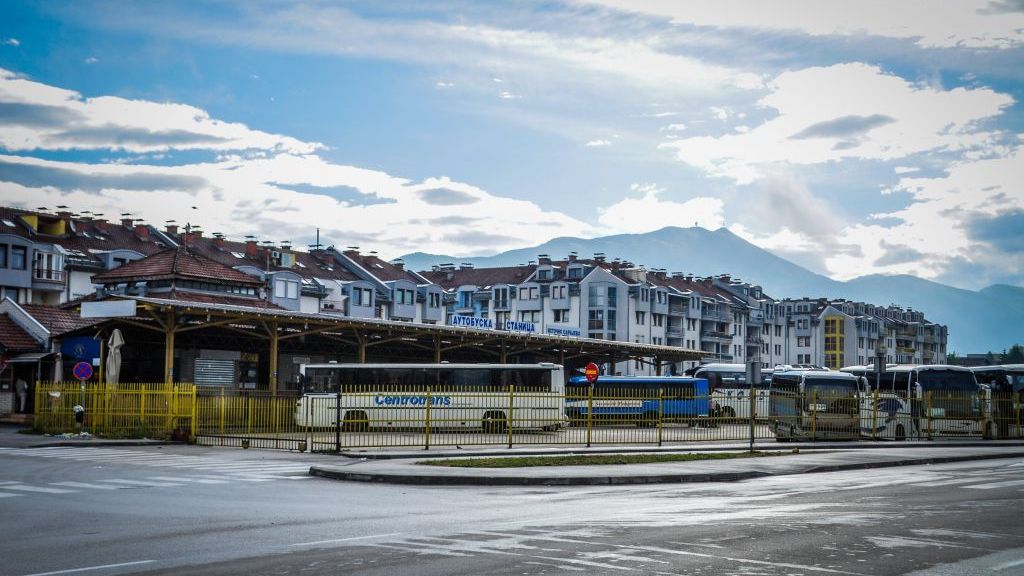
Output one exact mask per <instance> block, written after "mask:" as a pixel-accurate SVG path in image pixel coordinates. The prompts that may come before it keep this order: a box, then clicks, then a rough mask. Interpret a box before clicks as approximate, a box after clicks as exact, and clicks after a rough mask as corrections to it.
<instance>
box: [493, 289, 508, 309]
mask: <svg viewBox="0 0 1024 576" xmlns="http://www.w3.org/2000/svg"><path fill="white" fill-rule="evenodd" d="M494 307H495V308H508V288H495V289H494Z"/></svg>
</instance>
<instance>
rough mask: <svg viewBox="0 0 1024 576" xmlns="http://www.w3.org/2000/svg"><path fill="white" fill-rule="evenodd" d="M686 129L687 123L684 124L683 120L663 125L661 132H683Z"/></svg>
mask: <svg viewBox="0 0 1024 576" xmlns="http://www.w3.org/2000/svg"><path fill="white" fill-rule="evenodd" d="M684 130H686V124H683V123H682V122H677V123H675V124H669V125H668V126H662V127H661V132H683V131H684Z"/></svg>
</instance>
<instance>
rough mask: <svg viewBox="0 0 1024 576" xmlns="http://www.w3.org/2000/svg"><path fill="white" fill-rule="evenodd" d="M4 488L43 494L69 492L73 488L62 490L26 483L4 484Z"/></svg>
mask: <svg viewBox="0 0 1024 576" xmlns="http://www.w3.org/2000/svg"><path fill="white" fill-rule="evenodd" d="M4 490H18V491H20V492H42V493H45V494H70V493H71V492H74V490H62V489H60V488H46V487H44V486H29V485H27V484H17V485H13V486H4Z"/></svg>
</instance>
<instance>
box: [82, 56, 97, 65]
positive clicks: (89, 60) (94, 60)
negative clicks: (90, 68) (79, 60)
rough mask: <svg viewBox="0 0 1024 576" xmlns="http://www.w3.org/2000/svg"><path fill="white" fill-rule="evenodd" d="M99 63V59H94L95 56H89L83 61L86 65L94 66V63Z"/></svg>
mask: <svg viewBox="0 0 1024 576" xmlns="http://www.w3.org/2000/svg"><path fill="white" fill-rule="evenodd" d="M99 61H100V59H99V58H97V57H95V56H89V57H88V58H86V59H85V63H86V64H95V63H97V62H99Z"/></svg>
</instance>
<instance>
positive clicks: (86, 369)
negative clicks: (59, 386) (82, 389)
mask: <svg viewBox="0 0 1024 576" xmlns="http://www.w3.org/2000/svg"><path fill="white" fill-rule="evenodd" d="M71 373H72V374H74V375H75V378H78V379H79V380H88V379H89V378H92V365H91V364H89V363H88V362H79V363H78V364H75V367H74V368H72V369H71Z"/></svg>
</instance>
